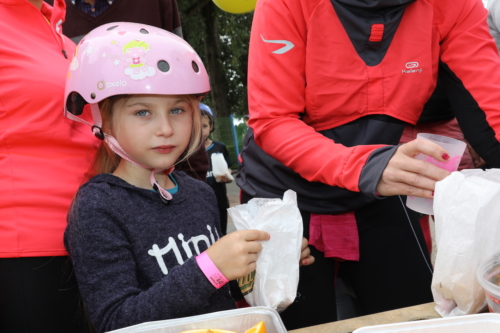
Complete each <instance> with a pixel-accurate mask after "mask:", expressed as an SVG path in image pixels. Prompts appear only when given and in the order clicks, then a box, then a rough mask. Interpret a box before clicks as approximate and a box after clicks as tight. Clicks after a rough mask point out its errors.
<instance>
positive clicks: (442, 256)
mask: <svg viewBox="0 0 500 333" xmlns="http://www.w3.org/2000/svg"><path fill="white" fill-rule="evenodd" d="M434 214H435V221H436V245H437V256H436V263H435V266H434V276H433V279H432V294H433V296H434V301H435V302H436V311H437V312H438V313H439V314H440V315H441V316H443V317H447V316H457V315H464V314H470V313H477V312H479V311H480V310H481V309H482V308H484V306H485V305H486V300H485V295H484V291H483V289H482V287H481V286H480V285H479V283H478V282H477V280H476V270H477V268H478V267H479V265H480V264H481V263H482V262H483V261H485V260H487V259H488V258H489V257H490V256H492V255H493V254H494V253H495V252H497V251H498V250H499V249H500V248H499V245H500V169H492V170H488V171H482V170H463V171H461V172H453V173H452V174H451V175H450V176H449V177H447V178H445V179H444V180H442V181H440V182H438V183H437V185H436V191H435V196H434Z"/></svg>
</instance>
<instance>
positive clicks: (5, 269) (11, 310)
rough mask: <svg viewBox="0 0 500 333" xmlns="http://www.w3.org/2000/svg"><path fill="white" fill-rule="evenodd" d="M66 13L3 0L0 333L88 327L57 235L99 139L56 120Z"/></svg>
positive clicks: (69, 50)
mask: <svg viewBox="0 0 500 333" xmlns="http://www.w3.org/2000/svg"><path fill="white" fill-rule="evenodd" d="M64 16H65V3H64V1H63V0H57V1H55V2H54V7H51V6H50V5H48V4H46V3H44V2H43V1H42V0H0V17H1V20H0V30H1V31H2V34H0V45H1V47H0V59H2V61H1V62H0V332H87V331H88V330H89V329H88V326H87V324H86V322H85V319H84V315H83V311H81V310H82V308H81V305H80V296H79V293H78V288H77V285H76V282H75V281H76V280H75V279H74V276H73V273H72V267H71V263H70V261H69V259H68V254H67V252H66V250H65V248H64V245H63V232H64V229H65V227H66V214H67V212H68V209H69V206H70V204H71V201H72V199H73V196H74V194H75V192H76V190H77V189H78V186H79V185H80V184H81V183H82V182H83V180H84V176H85V173H86V171H87V170H88V169H89V166H90V164H91V162H92V160H93V157H94V153H95V149H96V142H95V140H94V138H93V136H92V133H91V131H89V130H88V129H87V128H85V127H84V126H83V125H80V124H76V123H75V122H72V121H71V120H69V119H66V118H64V117H63V116H62V114H63V109H64V102H63V100H64V86H65V82H66V74H67V71H68V67H69V65H70V59H71V56H72V55H73V53H74V49H75V45H74V43H73V42H71V41H70V40H69V39H68V38H66V37H65V36H64V35H63V34H62V29H61V24H62V23H63V21H64Z"/></svg>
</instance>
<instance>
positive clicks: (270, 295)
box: [228, 190, 302, 311]
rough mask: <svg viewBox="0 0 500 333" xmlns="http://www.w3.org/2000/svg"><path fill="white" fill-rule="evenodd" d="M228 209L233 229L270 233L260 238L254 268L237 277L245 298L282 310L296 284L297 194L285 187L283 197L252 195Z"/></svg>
mask: <svg viewBox="0 0 500 333" xmlns="http://www.w3.org/2000/svg"><path fill="white" fill-rule="evenodd" d="M228 212H229V215H230V216H231V218H232V219H233V222H234V225H235V226H236V229H238V230H247V229H257V230H263V231H266V232H268V233H269V234H270V235H271V239H270V240H269V241H265V242H262V251H261V252H260V253H259V257H258V259H257V269H256V271H255V272H254V273H253V274H251V275H250V276H248V277H245V278H242V279H239V281H238V282H239V284H240V289H242V292H243V294H244V295H245V300H246V301H247V302H248V303H249V304H250V305H252V306H266V307H269V308H273V309H276V310H278V311H283V310H285V309H286V308H287V306H289V305H290V304H292V302H293V301H294V300H295V296H296V295H297V286H298V284H299V260H300V253H301V247H302V217H301V215H300V212H299V209H298V207H297V194H296V193H295V192H294V191H292V190H288V191H286V192H285V194H284V196H283V200H281V199H262V198H254V199H252V200H250V201H249V202H248V204H244V205H239V206H236V207H232V208H229V209H228Z"/></svg>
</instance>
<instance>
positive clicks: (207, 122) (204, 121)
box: [200, 103, 232, 235]
mask: <svg viewBox="0 0 500 333" xmlns="http://www.w3.org/2000/svg"><path fill="white" fill-rule="evenodd" d="M200 109H201V116H202V117H201V133H202V140H203V144H204V147H205V149H206V150H207V154H208V162H209V163H210V168H209V169H208V172H207V180H206V181H207V184H208V185H210V187H211V188H212V189H213V190H214V193H215V197H216V198H217V207H218V209H219V216H220V226H221V230H222V233H223V234H224V235H225V234H226V229H227V209H228V208H229V200H228V199H227V190H226V183H230V182H231V179H229V178H228V177H226V176H221V177H220V179H218V180H216V179H215V177H214V175H213V173H212V159H211V156H212V154H223V155H224V159H225V160H226V163H227V166H228V167H229V168H231V165H232V161H231V156H230V155H229V152H228V151H227V148H226V145H225V144H223V143H222V142H217V141H213V140H212V139H210V133H212V132H213V131H214V114H213V112H212V110H211V109H210V108H209V107H208V105H206V104H203V103H200ZM229 173H231V169H229Z"/></svg>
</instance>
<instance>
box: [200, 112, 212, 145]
mask: <svg viewBox="0 0 500 333" xmlns="http://www.w3.org/2000/svg"><path fill="white" fill-rule="evenodd" d="M211 131H212V126H210V120H209V119H208V117H207V116H203V117H201V135H202V137H203V141H206V140H207V139H208V136H209V135H210V132H211Z"/></svg>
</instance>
